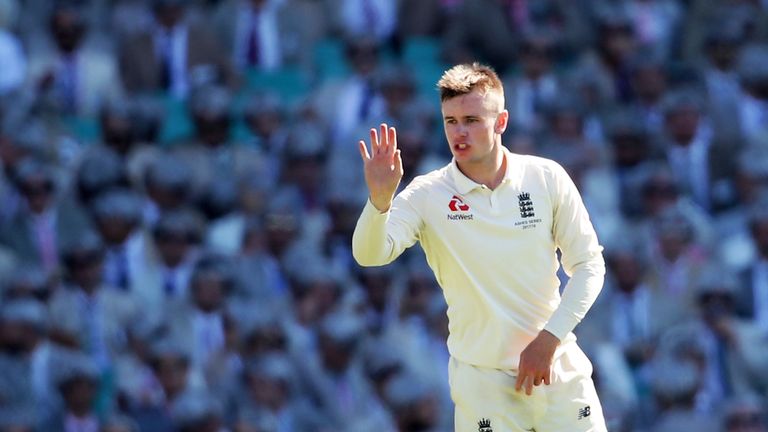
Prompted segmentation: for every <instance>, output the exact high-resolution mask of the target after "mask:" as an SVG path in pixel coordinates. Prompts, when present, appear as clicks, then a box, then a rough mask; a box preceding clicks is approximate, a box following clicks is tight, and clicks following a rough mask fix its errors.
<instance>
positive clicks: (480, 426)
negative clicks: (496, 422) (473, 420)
mask: <svg viewBox="0 0 768 432" xmlns="http://www.w3.org/2000/svg"><path fill="white" fill-rule="evenodd" d="M477 432H493V429H492V428H491V421H490V420H488V419H486V418H484V419H480V421H479V422H477Z"/></svg>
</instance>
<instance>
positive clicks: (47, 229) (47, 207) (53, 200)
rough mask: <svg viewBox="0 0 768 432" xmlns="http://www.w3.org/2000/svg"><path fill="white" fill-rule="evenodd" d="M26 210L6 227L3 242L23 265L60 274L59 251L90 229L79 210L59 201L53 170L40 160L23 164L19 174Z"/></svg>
mask: <svg viewBox="0 0 768 432" xmlns="http://www.w3.org/2000/svg"><path fill="white" fill-rule="evenodd" d="M15 178H16V186H17V188H18V190H19V191H20V192H21V195H22V198H23V201H22V205H23V207H22V209H21V210H20V211H19V212H18V213H17V214H16V216H15V217H14V218H13V220H11V221H10V222H9V223H7V224H5V225H4V227H3V229H2V230H1V231H2V234H1V235H0V239H2V240H0V242H1V243H2V244H4V245H6V246H8V247H10V248H11V249H12V250H13V251H14V252H15V254H16V258H18V260H19V261H20V262H22V263H29V264H34V265H39V266H40V267H42V269H43V270H44V271H45V272H46V273H47V274H49V275H54V274H55V273H56V272H57V271H58V266H59V257H58V248H59V247H60V246H61V244H62V243H65V242H67V241H69V240H70V239H76V238H78V236H79V235H80V234H81V233H82V232H83V231H84V230H85V229H87V227H88V225H89V224H88V221H87V219H86V217H85V216H84V214H83V213H82V212H81V211H79V209H77V208H75V207H74V206H72V205H71V204H70V203H68V202H66V201H63V200H59V199H58V196H57V192H58V191H57V184H56V179H55V178H54V176H53V173H52V172H51V169H50V168H49V167H48V166H46V165H45V164H43V163H41V162H40V161H37V160H26V161H24V162H23V163H20V164H19V166H18V168H17V169H16V171H15Z"/></svg>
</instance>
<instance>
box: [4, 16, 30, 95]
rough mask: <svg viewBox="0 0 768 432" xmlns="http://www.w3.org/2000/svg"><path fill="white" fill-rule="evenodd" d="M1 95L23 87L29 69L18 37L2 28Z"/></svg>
mask: <svg viewBox="0 0 768 432" xmlns="http://www.w3.org/2000/svg"><path fill="white" fill-rule="evenodd" d="M0 64H2V65H3V67H2V68H0V95H5V94H6V93H9V92H11V91H14V90H16V89H18V88H19V87H21V85H22V84H23V83H24V77H25V74H26V71H27V59H26V58H25V56H24V48H23V47H22V45H21V42H20V41H19V39H18V37H16V35H14V34H13V33H10V32H8V31H5V30H3V29H1V28H0Z"/></svg>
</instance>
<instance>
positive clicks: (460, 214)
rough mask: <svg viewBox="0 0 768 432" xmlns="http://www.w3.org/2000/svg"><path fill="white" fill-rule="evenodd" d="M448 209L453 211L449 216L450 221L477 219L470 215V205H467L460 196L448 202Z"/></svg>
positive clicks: (455, 196)
mask: <svg viewBox="0 0 768 432" xmlns="http://www.w3.org/2000/svg"><path fill="white" fill-rule="evenodd" d="M448 209H449V210H450V211H451V212H450V213H448V214H447V216H448V220H451V221H465V220H473V219H474V218H475V215H473V214H472V213H468V212H469V204H467V203H465V202H464V201H463V200H462V199H461V197H459V196H458V195H454V196H453V198H451V201H450V202H448Z"/></svg>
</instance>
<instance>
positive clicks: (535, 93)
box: [0, 0, 768, 432]
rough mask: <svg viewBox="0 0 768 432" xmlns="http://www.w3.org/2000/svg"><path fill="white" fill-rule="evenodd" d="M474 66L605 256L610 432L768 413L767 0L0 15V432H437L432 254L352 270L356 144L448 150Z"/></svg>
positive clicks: (176, 1) (358, 187) (441, 364)
mask: <svg viewBox="0 0 768 432" xmlns="http://www.w3.org/2000/svg"><path fill="white" fill-rule="evenodd" d="M475 60H479V61H482V62H485V63H487V64H490V65H492V66H493V67H494V68H496V70H497V71H498V72H499V73H500V74H501V75H502V76H503V78H504V82H505V88H506V95H507V100H506V106H507V108H508V110H509V112H510V119H511V125H510V128H509V129H508V131H507V132H506V134H505V136H504V144H505V145H506V146H507V147H509V148H510V149H511V150H512V151H515V152H519V153H527V154H536V155H542V156H545V157H549V158H553V159H555V160H556V161H558V162H559V163H561V164H562V165H563V166H565V167H566V169H567V170H568V172H569V173H570V175H571V176H572V177H573V179H574V181H575V182H576V184H577V185H578V187H579V189H580V191H581V193H582V195H583V198H584V201H585V204H586V206H587V207H588V209H589V211H590V214H591V216H592V220H593V223H594V225H595V228H596V230H597V232H598V235H599V237H600V240H601V243H602V244H603V245H604V246H605V256H606V261H607V267H608V273H607V276H606V284H605V288H604V290H603V292H602V294H601V295H600V297H599V298H598V300H597V302H596V303H595V305H594V307H593V308H592V310H591V311H590V313H589V314H588V316H587V318H586V319H585V320H584V321H583V322H582V324H581V325H580V326H579V327H578V328H577V336H578V337H579V340H580V344H581V346H582V347H583V348H584V349H585V351H587V353H588V354H589V356H590V358H591V359H592V361H593V364H594V367H595V380H596V383H597V386H598V390H599V392H600V394H601V398H602V402H603V404H604V410H605V413H606V416H607V420H608V423H609V430H611V431H612V432H613V431H617V432H622V431H627V432H630V431H648V432H651V431H660V432H664V431H692V430H695V431H697V432H708V431H724V432H761V431H762V432H765V431H766V430H768V426H766V402H767V401H768V1H765V0H579V1H570V0H418V1H406V0H399V1H398V0H79V1H76V0H0V162H1V164H0V431H15V432H20V431H25V432H30V431H34V432H38V431H41V432H49V431H53V432H57V431H62V432H107V431H108V432H144V431H152V432H164V431H179V432H219V431H233V432H289V431H312V432H314V431H319V432H322V431H376V432H389V431H393V432H394V431H398V432H417V431H432V432H437V431H449V430H452V420H453V419H452V416H453V413H452V406H451V402H450V396H449V394H448V383H447V381H448V380H447V363H448V356H449V354H448V352H447V348H446V346H445V338H446V335H447V331H448V322H447V317H446V308H447V306H446V305H445V303H444V300H443V298H442V293H441V292H440V288H439V286H438V285H437V282H436V281H435V279H434V277H433V275H432V273H431V271H430V269H429V267H428V266H427V264H426V261H425V259H424V257H423V254H422V253H421V252H420V250H419V249H418V248H413V249H412V250H409V251H408V252H407V253H406V254H405V255H404V256H403V257H401V258H400V259H399V260H398V261H397V262H396V263H395V264H391V265H389V266H385V267H381V268H361V267H359V266H357V265H356V264H355V263H354V261H353V259H352V257H351V252H350V247H351V233H352V230H353V229H354V225H355V222H356V219H357V216H358V215H359V212H360V210H361V209H362V206H363V204H364V202H365V199H366V195H367V192H366V189H365V183H364V181H363V178H362V164H361V163H360V160H359V154H358V151H357V149H356V143H357V141H358V140H359V139H363V138H365V137H366V136H367V130H368V128H370V127H371V126H375V125H377V124H378V123H380V122H382V121H387V122H388V123H390V124H393V125H395V126H396V127H397V128H398V140H399V145H400V148H401V149H402V153H403V161H404V165H405V176H406V178H405V179H404V181H403V185H404V184H407V182H408V181H409V180H410V179H411V178H413V177H414V176H416V175H419V174H423V173H425V172H427V171H429V170H431V169H433V168H436V167H439V166H441V165H443V164H445V163H447V162H448V161H449V160H450V152H449V151H448V148H447V146H446V145H445V142H444V139H443V136H442V124H441V123H442V121H441V118H440V113H439V101H438V97H437V94H436V91H435V90H434V89H435V82H436V80H437V79H438V78H439V76H440V74H441V72H442V71H443V70H444V68H445V67H446V66H448V65H451V64H454V63H457V62H466V61H475ZM489 271H491V270H490V269H489ZM563 277H564V278H565V277H567V276H566V275H563Z"/></svg>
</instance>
